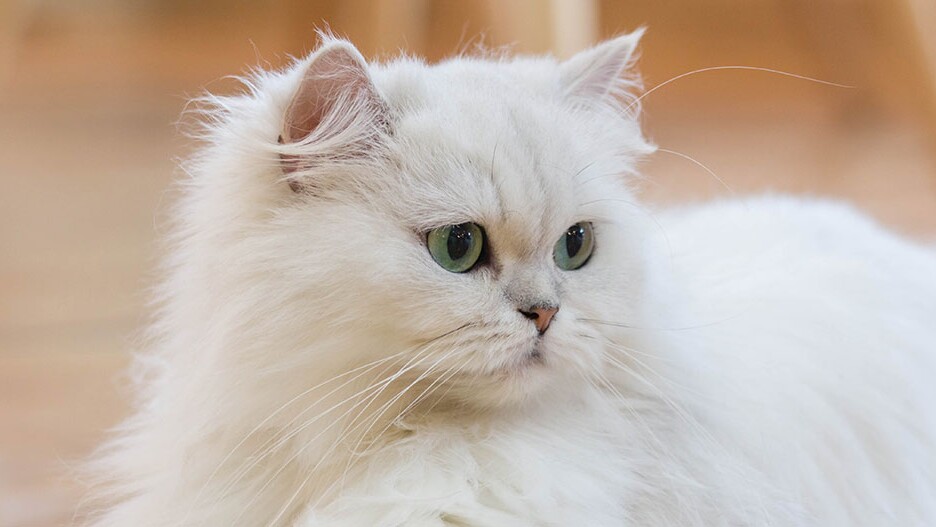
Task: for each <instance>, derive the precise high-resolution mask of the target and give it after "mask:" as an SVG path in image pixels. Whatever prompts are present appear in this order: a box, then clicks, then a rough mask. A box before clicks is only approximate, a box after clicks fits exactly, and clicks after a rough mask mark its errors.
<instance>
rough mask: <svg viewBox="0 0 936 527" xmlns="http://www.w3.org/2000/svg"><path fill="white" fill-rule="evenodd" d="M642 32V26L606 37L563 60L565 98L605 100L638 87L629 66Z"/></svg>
mask: <svg viewBox="0 0 936 527" xmlns="http://www.w3.org/2000/svg"><path fill="white" fill-rule="evenodd" d="M643 34H644V28H640V29H638V30H636V31H634V32H632V33H629V34H627V35H621V36H619V37H617V38H613V39H611V40H606V41H604V42H602V43H601V44H598V45H597V46H595V47H593V48H590V49H586V50H585V51H582V52H579V53H578V54H576V55H575V56H573V57H572V58H570V59H569V60H567V61H565V62H563V63H562V64H561V65H560V67H559V68H560V70H559V71H560V77H561V82H562V86H563V89H564V90H565V95H566V97H570V98H579V99H592V100H595V99H604V98H606V97H608V96H621V95H625V94H626V93H628V92H629V90H632V89H636V88H638V87H639V79H638V77H637V76H636V75H635V74H634V73H632V72H631V71H630V69H631V68H632V66H633V64H634V61H635V60H636V57H637V45H638V43H639V42H640V38H641V37H642V36H643Z"/></svg>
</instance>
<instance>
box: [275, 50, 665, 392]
mask: <svg viewBox="0 0 936 527" xmlns="http://www.w3.org/2000/svg"><path fill="white" fill-rule="evenodd" d="M635 44H636V37H624V38H622V39H619V40H618V41H611V42H608V43H606V44H605V45H604V46H602V47H599V48H595V49H594V50H590V51H589V52H586V53H584V54H582V55H580V56H577V57H575V58H573V59H572V60H570V61H568V62H566V63H563V64H559V65H557V64H556V63H554V62H552V61H550V60H545V59H544V60H528V61H514V62H491V61H482V60H469V59H458V60H454V61H450V62H447V63H443V64H441V65H438V66H434V67H426V66H424V65H422V64H417V63H415V62H409V61H399V62H395V63H391V64H389V65H386V66H379V67H367V66H365V65H364V63H363V60H362V59H361V58H360V56H359V55H358V54H357V52H356V51H355V50H354V49H353V48H351V47H350V45H348V44H346V43H342V42H332V43H330V44H326V45H325V47H324V48H323V49H322V50H320V51H319V52H318V53H317V54H316V55H315V56H313V58H312V59H310V62H309V63H308V64H307V65H305V66H304V73H303V75H304V76H303V77H302V78H301V79H300V76H299V74H293V76H292V77H291V78H292V79H294V82H296V83H299V87H298V89H297V88H293V89H292V90H291V93H292V94H293V95H292V99H291V100H290V102H289V104H288V105H287V106H286V110H285V116H284V117H283V119H284V124H283V133H282V135H281V140H280V143H281V144H280V146H279V147H278V148H279V149H278V150H277V152H278V153H279V154H280V156H281V160H280V163H279V164H278V166H277V167H276V168H277V169H280V170H282V172H283V174H284V177H285V179H287V180H288V182H289V186H290V187H291V190H284V191H283V194H282V195H281V196H280V198H281V199H279V200H278V202H277V207H278V208H277V212H276V214H275V220H274V222H273V225H272V227H270V228H269V230H267V231H265V232H266V241H265V242H264V243H265V244H266V245H265V249H263V250H265V251H269V252H277V253H282V254H283V257H282V258H277V259H273V260H275V263H273V264H272V265H273V266H274V267H275V268H276V269H275V271H272V272H271V274H270V277H269V278H268V282H269V283H272V284H275V285H276V286H277V287H274V288H273V289H277V288H278V289H279V292H278V293H276V294H277V295H279V296H280V297H283V298H286V297H288V298H289V299H290V300H289V302H290V305H291V306H302V307H301V308H300V310H301V312H302V315H303V316H306V317H308V320H306V321H305V322H303V321H302V316H292V317H290V320H291V322H290V323H289V325H288V327H289V328H291V329H286V330H284V331H294V332H298V334H299V336H297V337H296V339H297V342H301V343H302V344H309V349H312V350H315V351H314V352H315V353H323V350H322V349H320V348H319V347H318V346H317V345H316V342H315V341H317V342H318V343H323V342H324V343H327V344H324V347H325V348H328V346H333V347H332V348H330V349H331V350H332V351H331V353H334V354H339V355H342V357H340V358H334V357H333V358H332V359H333V360H332V363H334V364H342V365H343V366H341V367H344V368H348V367H356V366H360V365H362V364H368V363H372V362H376V361H382V360H385V361H386V362H385V364H393V365H394V367H393V368H389V369H388V370H387V371H388V373H389V374H393V373H395V372H399V371H401V370H405V371H406V374H405V376H403V377H402V378H404V379H407V380H408V381H410V382H415V384H419V385H420V390H429V391H430V392H431V393H442V392H444V393H447V394H451V395H452V396H455V397H458V398H460V399H462V400H467V401H470V402H473V403H479V404H484V405H491V404H501V403H505V402H509V401H516V400H522V399H525V398H528V397H530V396H534V395H535V394H537V393H540V390H541V389H543V388H544V387H550V386H552V387H561V388H567V387H570V386H574V385H575V383H576V379H581V377H582V376H583V375H586V374H591V373H592V372H595V371H600V370H601V368H602V363H603V357H602V353H603V349H604V348H605V346H606V340H607V336H606V335H607V333H608V331H609V330H613V328H614V326H612V325H609V324H608V322H611V323H615V322H616V323H620V324H625V323H627V322H633V320H634V319H635V317H637V316H638V313H637V312H638V311H639V309H640V302H641V295H642V288H643V275H644V272H645V269H644V267H643V265H644V264H643V259H642V258H641V245H642V244H643V243H644V237H645V231H646V229H647V227H646V223H647V220H648V218H647V215H646V213H645V212H644V211H642V210H641V209H640V208H639V207H638V206H637V205H636V204H635V203H634V201H633V198H632V196H631V195H630V193H629V192H628V190H627V188H626V185H625V178H626V176H627V175H628V174H630V173H631V172H632V169H633V162H634V160H635V158H636V157H637V156H639V155H641V154H643V153H645V152H646V151H648V149H649V147H648V146H647V145H646V143H645V142H644V141H643V139H642V138H641V135H640V132H639V129H638V127H637V124H636V122H635V120H634V117H633V115H632V114H629V113H627V112H622V111H620V110H621V108H620V105H621V101H620V99H619V98H618V97H617V96H619V95H620V94H619V93H616V92H617V89H618V88H619V87H620V86H621V83H622V82H623V81H621V80H620V76H621V74H622V70H623V69H624V68H625V67H626V66H627V65H628V63H629V60H630V58H631V56H632V52H633V48H634V45H635ZM332 113H337V116H334V115H333V116H331V117H330V115H331V114H332ZM323 145H324V146H323ZM283 186H284V187H285V185H283ZM287 290H288V291H287ZM293 310H294V311H295V308H293ZM597 321H601V322H597ZM336 373H340V372H336ZM420 381H422V382H421V383H420ZM427 383H428V386H427Z"/></svg>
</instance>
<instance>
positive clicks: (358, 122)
mask: <svg viewBox="0 0 936 527" xmlns="http://www.w3.org/2000/svg"><path fill="white" fill-rule="evenodd" d="M384 126H385V107H384V103H383V101H382V99H381V98H380V96H379V95H378V93H377V90H376V88H375V86H374V84H373V82H372V81H371V78H370V75H369V74H368V71H367V63H366V61H365V60H364V57H363V56H361V54H360V52H358V50H357V49H356V48H355V47H354V46H353V45H351V43H349V42H346V41H343V40H329V41H326V42H325V44H323V45H322V47H321V48H319V50H318V51H316V52H315V53H314V54H313V55H312V56H311V57H310V58H309V59H308V64H307V65H306V67H305V71H304V72H303V74H302V79H301V80H300V82H299V87H298V88H297V90H296V93H295V95H293V98H292V100H291V101H290V103H289V106H287V108H286V112H285V115H284V118H283V126H282V130H281V132H280V137H279V142H280V144H281V145H283V146H284V147H286V149H288V150H289V151H290V153H284V154H282V158H283V170H284V171H285V172H286V173H287V174H291V173H292V172H295V171H296V170H298V169H299V168H303V167H307V166H310V165H313V164H315V162H316V161H317V160H321V159H324V158H329V157H331V158H335V159H353V158H355V157H356V156H359V155H361V154H363V153H364V152H365V151H366V149H367V146H368V142H370V141H372V140H373V139H374V136H375V134H376V133H377V131H378V130H381V129H382V128H383V127H384ZM299 143H301V144H299ZM291 145H296V148H288V147H290V146H291ZM292 152H295V153H292ZM290 185H291V186H292V187H293V189H294V190H295V189H296V186H295V182H291V183H290Z"/></svg>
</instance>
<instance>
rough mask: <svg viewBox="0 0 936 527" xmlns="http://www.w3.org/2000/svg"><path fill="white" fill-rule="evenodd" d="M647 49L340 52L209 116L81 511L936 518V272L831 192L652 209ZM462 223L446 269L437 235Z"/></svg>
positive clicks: (484, 521)
mask: <svg viewBox="0 0 936 527" xmlns="http://www.w3.org/2000/svg"><path fill="white" fill-rule="evenodd" d="M638 38H639V34H634V35H629V36H625V37H621V38H619V39H615V40H612V41H608V42H606V43H604V44H602V45H600V46H598V47H597V48H594V49H592V50H588V51H585V52H583V53H582V54H580V55H578V56H576V57H574V58H572V59H570V60H569V61H567V62H564V63H557V62H556V61H554V60H552V59H550V58H501V59H483V58H467V57H465V58H455V59H452V60H449V61H446V62H443V63H441V64H438V65H433V66H427V65H425V64H423V63H422V62H420V61H418V60H414V59H409V58H401V59H398V60H394V61H392V62H389V63H386V64H372V65H365V64H364V62H363V59H362V58H361V57H360V55H359V54H358V53H357V51H356V50H354V48H353V47H352V46H351V45H350V44H349V43H347V42H343V41H340V40H334V39H328V38H326V39H325V40H324V42H323V44H322V46H321V48H320V49H319V50H318V51H317V52H316V53H313V54H312V55H311V56H310V57H308V58H307V59H305V60H302V61H298V62H297V63H296V64H295V65H294V66H293V67H291V68H289V69H287V70H286V71H283V72H278V73H261V74H258V75H256V76H255V77H253V78H252V79H250V80H249V81H247V86H248V88H249V89H248V93H246V94H244V95H241V96H237V97H231V98H215V99H213V103H214V105H213V109H211V110H210V111H208V112H207V114H206V115H207V125H206V128H205V130H206V132H205V139H206V140H207V145H206V146H205V148H204V149H203V150H202V151H201V153H200V154H199V155H198V156H197V158H196V159H194V160H193V162H192V163H191V164H190V165H189V168H188V173H189V174H190V178H189V179H187V180H186V181H184V182H183V187H184V197H183V199H182V200H181V202H180V203H179V205H178V208H177V210H176V216H175V217H176V219H177V223H178V226H177V228H176V232H175V236H174V238H173V240H172V246H173V249H172V251H171V254H170V256H169V266H168V272H167V278H166V279H165V281H164V283H163V284H162V286H161V288H160V289H159V291H160V296H159V300H160V305H161V309H160V311H159V314H158V317H157V320H156V322H155V324H154V325H153V328H152V332H151V338H150V341H151V344H150V346H149V348H148V350H147V351H146V352H145V353H143V354H142V355H141V356H140V359H139V363H140V365H141V371H142V372H143V373H142V374H141V376H140V391H141V394H142V395H141V398H140V402H139V404H138V407H137V410H136V413H135V415H134V416H133V417H132V418H130V419H129V420H128V421H127V422H126V423H125V424H124V425H123V426H122V427H121V428H120V430H119V431H118V433H117V434H116V437H115V438H114V439H113V441H112V442H111V443H109V444H108V445H107V446H106V447H104V449H103V451H102V453H101V456H100V457H99V458H98V460H97V461H96V462H95V467H94V468H95V472H96V473H97V474H98V475H99V476H100V479H101V489H100V490H99V491H98V492H97V497H98V498H99V500H100V501H98V502H96V503H98V505H99V509H98V514H96V516H95V519H94V520H93V525H96V526H98V527H117V526H120V527H125V526H129V525H133V526H137V527H156V526H226V527H227V526H236V525H244V526H263V525H271V526H274V525H290V526H295V527H317V526H329V527H338V526H341V527H344V526H348V527H351V526H354V527H361V526H368V527H371V526H382V527H394V526H472V527H481V526H485V527H488V526H490V527H495V526H572V525H575V526H578V525H587V526H590V527H600V526H618V527H620V526H643V527H657V526H673V525H681V526H683V525H698V526H715V525H726V526H728V525H731V526H738V525H774V526H822V527H829V526H858V525H866V526H882V525H901V526H914V525H921V526H922V525H934V524H936V457H934V449H933V445H934V439H936V410H934V406H933V401H936V388H934V387H936V382H934V381H933V379H934V375H936V350H934V342H936V255H934V254H933V253H932V252H930V251H928V250H925V249H923V248H920V247H917V246H915V245H913V244H911V243H908V242H906V241H904V240H901V239H899V238H897V237H895V236H894V235H892V234H889V233H888V232H886V231H884V230H882V229H881V228H879V227H877V226H876V225H874V224H873V223H871V222H870V221H868V220H866V219H865V218H863V217H862V216H861V215H859V214H857V213H855V212H853V211H852V210H850V209H849V208H847V207H844V206H842V205H837V204H832V203H825V202H811V201H804V200H799V199H792V198H772V197H771V198H760V199H751V200H746V201H735V202H726V203H716V204H710V205H705V206H701V207H697V208H688V209H680V210H667V211H652V210H649V209H647V208H645V207H643V206H641V205H640V204H639V203H637V202H636V201H635V199H634V195H633V192H632V185H633V181H632V178H633V175H634V173H635V166H636V163H637V161H638V160H639V158H640V157H641V156H643V155H646V154H648V153H650V152H652V147H651V146H650V145H649V144H648V143H647V142H646V141H645V140H644V139H643V137H642V136H641V133H640V129H639V125H638V122H637V112H636V108H635V107H633V105H631V104H630V102H629V101H632V100H633V98H632V95H631V93H632V92H633V91H634V90H635V89H637V82H636V79H635V77H634V76H633V75H632V71H631V63H632V61H633V57H634V48H635V46H636V43H637V40H638ZM465 221H473V222H476V223H478V224H480V225H482V226H483V227H484V229H485V230H486V234H487V237H488V240H489V244H490V245H489V247H490V253H491V254H490V261H489V262H488V264H486V265H484V266H481V267H479V268H477V269H475V270H473V271H471V272H468V273H464V274H453V273H450V272H447V271H446V270H444V269H443V268H441V267H440V266H439V265H437V264H436V263H435V262H434V261H433V259H432V257H431V256H430V254H429V253H428V251H427V249H426V243H425V233H426V232H427V231H429V230H430V229H432V228H435V227H439V226H444V225H447V224H458V223H462V222H465ZM580 221H590V222H592V223H593V224H594V226H595V231H596V249H595V253H594V255H593V256H592V258H591V260H590V261H589V262H588V264H587V265H585V266H584V267H582V268H581V269H579V270H575V271H562V270H560V269H558V268H557V267H556V265H555V263H554V262H553V257H552V251H553V246H554V244H555V243H556V241H557V240H558V239H559V237H560V235H562V234H563V233H564V232H565V230H566V229H567V228H568V226H569V225H572V224H574V223H576V222H580ZM536 301H555V302H558V304H559V306H560V310H559V312H558V314H557V315H556V317H555V319H554V321H553V323H552V326H551V327H550V328H549V330H548V331H547V332H546V333H545V334H544V335H542V336H540V335H538V333H537V332H536V330H535V328H534V327H533V324H531V322H530V321H529V320H527V319H526V318H524V317H523V316H521V314H519V313H518V309H522V308H523V307H524V306H525V305H526V304H527V303H529V302H536ZM533 350H536V351H537V352H538V353H537V354H536V355H538V357H535V356H534V354H531V352H532V351H533Z"/></svg>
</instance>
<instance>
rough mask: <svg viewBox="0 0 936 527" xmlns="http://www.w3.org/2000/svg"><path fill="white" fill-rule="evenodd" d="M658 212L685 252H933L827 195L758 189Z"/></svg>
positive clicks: (673, 242)
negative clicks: (759, 192)
mask: <svg viewBox="0 0 936 527" xmlns="http://www.w3.org/2000/svg"><path fill="white" fill-rule="evenodd" d="M659 217H660V223H661V225H662V230H663V233H664V234H665V235H666V237H667V241H668V243H669V244H670V246H671V249H672V250H673V251H674V252H675V253H681V254H687V255H689V254H706V253H707V254H710V255H711V256H713V257H715V256H717V255H720V256H721V258H717V259H722V258H725V257H730V256H731V255H745V254H747V255H751V256H755V255H765V254H775V253H778V252H780V253H784V254H787V255H800V256H809V255H816V256H823V257H833V256H836V255H839V256H842V257H862V258H869V259H871V260H877V259H879V258H884V257H888V255H890V256H893V255H894V254H895V253H901V254H903V253H906V256H907V257H908V258H913V259H917V258H922V259H932V258H936V251H933V250H932V247H926V246H924V245H923V244H920V243H915V242H913V241H911V240H909V239H907V238H905V237H903V236H901V235H899V234H898V233H896V232H893V231H891V230H889V229H887V228H885V227H884V226H882V225H881V224H879V223H878V222H877V221H876V220H874V219H873V218H871V216H869V215H868V214H865V213H863V212H862V211H860V210H859V209H858V208H856V207H855V206H853V205H851V204H848V203H845V202H841V201H834V200H828V199H819V198H810V197H798V196H790V195H763V196H755V197H748V198H741V199H727V200H720V201H715V202H710V203H704V204H696V205H688V206H680V207H673V208H670V209H666V210H663V211H661V213H660V216H659ZM934 261H936V260H934Z"/></svg>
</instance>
